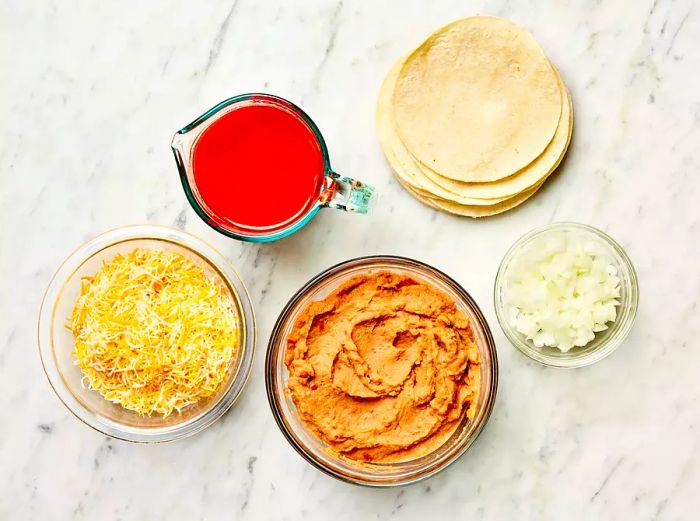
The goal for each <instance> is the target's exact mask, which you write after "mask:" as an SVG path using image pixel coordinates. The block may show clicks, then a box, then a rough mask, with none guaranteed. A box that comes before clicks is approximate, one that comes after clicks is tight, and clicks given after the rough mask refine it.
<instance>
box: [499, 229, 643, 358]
mask: <svg viewBox="0 0 700 521" xmlns="http://www.w3.org/2000/svg"><path fill="white" fill-rule="evenodd" d="M554 230H561V231H576V232H583V233H588V234H591V235H594V236H595V237H597V238H598V239H600V240H602V241H603V242H605V243H606V244H607V245H608V246H610V248H611V249H612V250H613V252H614V253H615V254H616V255H617V256H618V260H619V261H620V264H621V265H622V266H623V267H624V269H625V270H626V274H627V277H628V278H629V294H630V298H629V303H628V307H627V309H626V310H625V311H626V316H625V317H624V319H623V320H624V321H623V322H622V323H621V325H620V327H619V329H618V330H617V331H616V333H615V335H614V336H613V337H611V338H610V339H609V340H608V341H607V342H605V343H603V344H602V345H601V346H599V347H598V348H597V349H595V350H594V351H590V352H587V353H582V354H580V355H579V356H576V352H575V351H573V350H572V351H573V352H571V351H570V352H569V353H570V356H569V357H567V358H564V357H553V356H550V355H547V354H546V353H542V352H541V351H540V350H539V349H537V348H535V347H533V346H531V345H530V343H529V342H528V341H526V340H523V339H522V338H520V336H519V335H518V334H517V333H516V332H515V331H514V329H513V327H512V326H511V325H510V323H509V322H508V319H507V317H506V316H505V310H504V309H503V306H502V302H501V300H502V299H501V295H502V293H503V289H504V285H505V275H506V270H507V268H508V266H509V265H510V263H511V262H512V261H513V259H515V258H516V257H517V254H518V253H519V252H520V250H521V249H522V248H523V247H524V246H525V245H526V244H527V243H528V242H530V241H531V240H533V239H534V238H535V237H537V236H540V235H542V234H545V233H548V232H551V231H554ZM493 304H494V308H495V311H496V318H497V319H498V324H499V325H500V327H501V330H502V331H503V333H504V334H505V336H506V338H507V339H508V341H509V342H510V343H511V345H513V346H514V347H515V348H516V349H518V351H520V352H521V353H522V354H524V355H525V356H527V357H528V358H530V359H532V360H535V361H536V362H539V363H540V364H542V365H545V366H548V367H556V368H562V369H577V368H580V367H586V366H589V365H592V364H594V363H596V362H599V361H600V360H602V359H604V358H606V357H607V356H609V355H610V354H612V353H613V352H614V351H615V350H616V349H617V348H618V347H620V345H621V344H622V343H623V342H624V340H625V338H627V335H628V334H629V332H630V331H631V329H632V326H633V325H634V322H635V319H636V317H637V308H638V306H639V279H638V277H637V272H636V270H635V268H634V264H633V263H632V260H631V259H630V257H629V255H627V252H626V251H625V250H624V248H623V247H622V246H621V245H620V244H619V243H618V242H617V241H616V240H615V239H613V238H612V237H611V236H610V235H608V234H607V233H606V232H604V231H603V230H601V229H599V228H596V227H594V226H591V225H589V224H583V223H578V222H573V221H560V222H555V223H549V224H546V225H544V226H538V227H536V228H534V229H532V230H530V231H529V232H527V233H525V234H523V235H521V236H520V237H519V238H518V239H517V240H516V241H515V242H514V243H513V244H512V245H511V246H510V247H509V248H508V250H507V251H506V253H505V254H504V255H503V258H502V259H501V262H500V264H499V266H498V271H497V272H496V278H495V280H494V284H493ZM620 304H621V305H624V303H622V302H621V303H620ZM620 315H621V314H620V313H619V314H618V317H619V316H620Z"/></svg>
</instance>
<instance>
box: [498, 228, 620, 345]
mask: <svg viewBox="0 0 700 521" xmlns="http://www.w3.org/2000/svg"><path fill="white" fill-rule="evenodd" d="M505 288H506V291H505V294H504V300H505V304H506V307H505V309H506V312H507V316H508V320H509V321H510V323H511V325H512V326H513V327H514V328H515V329H516V330H517V331H518V332H520V333H521V334H523V335H525V337H526V338H527V339H529V340H531V341H532V342H533V343H534V344H535V346H536V347H543V346H550V347H556V348H558V349H560V350H561V351H563V352H566V351H569V350H570V349H571V348H573V347H575V346H576V347H582V346H585V345H586V344H588V343H589V342H590V341H591V340H593V339H594V337H595V334H596V333H597V332H599V331H603V330H605V329H607V328H608V325H607V324H609V323H610V322H614V321H615V319H616V317H617V306H619V304H620V303H619V298H620V278H619V277H618V274H617V269H616V268H615V266H614V265H613V264H612V263H611V262H610V261H609V259H608V258H607V257H606V255H605V252H604V251H603V250H602V248H601V247H600V246H598V245H597V244H596V243H595V242H593V241H590V240H585V239H582V238H581V237H578V236H576V235H575V234H573V233H567V232H560V233H549V234H546V235H545V236H543V237H541V238H537V239H534V240H533V241H531V242H530V243H529V244H527V246H526V247H525V250H524V251H523V252H521V254H520V255H519V256H518V257H517V258H516V259H514V261H513V264H512V266H511V267H510V269H509V271H508V275H507V279H506V285H505Z"/></svg>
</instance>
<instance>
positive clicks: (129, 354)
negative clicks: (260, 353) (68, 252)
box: [67, 248, 239, 417]
mask: <svg viewBox="0 0 700 521" xmlns="http://www.w3.org/2000/svg"><path fill="white" fill-rule="evenodd" d="M67 327H68V328H69V329H70V330H71V331H72V332H73V338H74V343H75V350H74V353H73V354H74V355H75V357H76V362H75V363H76V365H78V366H79V367H80V369H81V371H82V373H83V385H86V384H87V386H89V388H90V389H93V390H95V391H97V392H98V393H100V394H101V395H102V396H103V397H104V398H105V399H107V400H109V401H111V402H114V403H117V404H119V405H121V406H122V407H124V408H126V409H129V410H132V411H135V412H137V413H138V414H139V415H142V416H144V415H148V416H150V415H151V414H153V413H157V414H162V415H163V416H164V417H165V416H168V415H170V414H171V413H172V412H173V411H178V412H179V411H181V410H182V409H183V408H184V407H186V406H188V405H191V404H194V403H196V402H197V401H199V400H200V399H202V398H206V397H208V396H212V395H213V394H215V393H216V392H217V391H218V390H219V388H220V387H221V385H222V383H223V381H224V380H225V378H226V376H227V373H228V370H229V367H230V365H231V362H232V360H233V359H234V357H235V356H236V355H237V351H238V347H239V346H238V343H239V341H238V338H239V336H238V322H237V319H236V313H235V311H234V305H233V301H232V299H231V296H230V295H229V294H228V293H227V292H226V290H225V289H224V288H222V287H221V286H220V285H219V284H217V283H216V282H215V281H213V280H212V279H211V278H209V277H208V276H207V275H206V274H205V273H204V271H203V270H202V269H201V268H200V267H198V266H197V265H195V264H194V263H193V262H192V261H191V260H189V259H187V258H186V257H184V256H183V255H181V254H178V253H174V252H169V251H156V250H147V249H142V248H137V249H135V250H134V251H132V252H131V253H129V254H127V255H126V256H124V255H117V256H116V257H114V259H112V260H111V261H109V262H105V263H103V265H102V267H101V268H100V270H99V271H98V272H97V273H96V274H95V275H94V276H92V277H84V279H83V281H82V285H81V292H80V296H79V297H78V299H77V301H76V303H75V307H74V309H73V313H72V315H71V317H70V321H69V324H68V326H67Z"/></svg>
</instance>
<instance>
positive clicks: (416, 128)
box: [393, 16, 562, 182]
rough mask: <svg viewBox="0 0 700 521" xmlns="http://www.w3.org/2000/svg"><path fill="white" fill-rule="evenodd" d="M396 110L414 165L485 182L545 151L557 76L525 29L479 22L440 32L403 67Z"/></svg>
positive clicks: (555, 109) (554, 115)
mask: <svg viewBox="0 0 700 521" xmlns="http://www.w3.org/2000/svg"><path fill="white" fill-rule="evenodd" d="M393 109H394V116H395V119H396V126H397V129H398V133H399V136H400V137H401V140H402V141H403V143H404V145H405V147H406V148H407V149H408V151H409V152H410V153H411V154H412V155H413V156H414V158H416V159H417V160H418V161H419V162H421V163H423V164H424V165H425V166H428V167H430V168H431V169H433V170H434V171H436V172H440V175H442V176H444V177H448V178H450V179H454V180H457V181H464V182H488V181H496V180H499V179H503V178H505V177H508V176H510V175H512V174H513V173H515V172H518V171H520V170H521V169H523V168H524V167H526V166H527V165H528V164H530V163H531V162H532V161H534V160H535V159H536V158H537V157H538V156H539V155H540V154H541V153H542V152H543V151H544V149H545V148H546V147H547V145H548V144H549V143H550V141H552V138H553V137H554V132H555V130H556V128H557V125H558V123H559V117H560V113H561V110H562V100H561V93H560V89H559V82H558V80H557V76H556V74H555V72H554V69H553V68H552V66H551V64H550V63H549V60H548V59H547V57H546V56H545V55H544V52H543V51H542V49H541V48H540V47H539V45H538V44H537V42H536V41H535V39H534V38H533V37H532V35H530V33H529V32H528V31H527V30H526V29H524V28H523V27H520V26H519V25H516V24H514V23H512V22H510V21H508V20H504V19H501V18H495V17H487V16H477V17H471V18H465V19H463V20H459V21H456V22H453V23H451V24H449V25H447V26H445V27H443V28H442V29H439V30H438V31H436V32H435V33H433V34H432V35H431V36H430V37H429V38H428V39H427V40H426V41H425V42H424V43H423V44H422V45H421V46H420V47H419V48H418V49H416V50H415V51H414V52H413V53H412V54H411V55H410V56H409V57H408V58H407V59H406V61H405V63H404V64H403V66H402V67H401V70H400V71H399V77H398V80H397V83H396V88H395V90H394V95H393ZM456 129H458V131H455V130H456Z"/></svg>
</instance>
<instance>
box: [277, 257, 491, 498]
mask: <svg viewBox="0 0 700 521" xmlns="http://www.w3.org/2000/svg"><path fill="white" fill-rule="evenodd" d="M378 271H390V272H395V273H400V274H404V275H410V276H412V277H413V278H415V279H418V280H420V281H422V282H425V283H427V284H430V285H431V286H434V287H435V288H437V289H439V290H440V291H442V292H444V293H446V294H447V295H449V296H450V297H452V299H453V300H454V301H455V302H456V304H457V306H458V308H459V309H461V310H462V311H464V312H465V313H466V314H467V316H468V317H469V320H470V322H471V325H472V329H473V333H474V341H475V343H476V344H477V346H478V348H479V354H480V357H481V364H480V371H481V375H480V376H481V389H480V392H479V399H478V403H476V404H475V408H476V410H475V414H474V419H473V420H469V419H467V417H466V415H464V417H463V419H462V421H461V423H460V424H459V426H458V427H457V429H456V430H455V432H454V433H453V434H452V435H451V436H450V438H449V439H448V440H447V441H445V443H444V444H443V445H441V446H440V447H439V448H437V449H436V450H434V451H433V452H431V453H429V454H427V455H425V456H421V457H419V458H416V459H412V460H408V461H401V462H391V463H375V462H361V461H358V460H353V459H351V458H348V457H345V456H342V455H340V454H337V453H335V452H334V451H332V450H330V449H329V447H328V446H327V445H326V444H325V443H324V442H323V441H322V440H320V439H319V438H318V437H316V436H315V435H314V434H313V433H312V432H311V431H309V430H308V429H307V428H306V427H305V426H304V425H303V423H302V422H301V420H300V418H299V416H298V413H297V410H296V407H295V405H294V402H293V400H292V398H291V397H290V396H289V394H288V392H286V389H287V381H288V371H287V367H286V366H285V363H284V359H285V350H286V339H287V337H288V335H289V333H290V331H291V329H292V328H293V326H294V323H295V322H296V320H297V317H298V316H299V314H300V312H301V311H302V310H304V309H305V308H306V306H307V305H308V304H309V303H310V302H312V301H318V300H322V299H323V298H325V297H326V296H328V295H329V294H330V293H331V292H332V291H334V290H335V289H336V288H338V287H339V286H340V285H341V284H343V283H344V282H346V281H347V280H348V279H350V278H352V277H354V276H357V275H366V274H368V273H373V272H378ZM497 383H498V362H497V359H496V347H495V344H494V342H493V337H492V336H491V331H490V329H489V326H488V324H487V323H486V319H485V318H484V316H483V314H482V313H481V311H480V310H479V307H478V306H477V305H476V303H475V302H474V300H473V299H472V298H471V297H470V296H469V294H468V293H467V292H466V291H464V289H463V288H462V287H461V286H460V285H459V284H457V283H456V282H455V281H454V280H452V279H451V278H450V277H448V276H447V275H445V274H444V273H442V272H440V271H438V270H436V269H435V268H432V267H430V266H428V265H427V264H423V263H421V262H418V261H415V260H412V259H407V258H403V257H393V256H372V257H360V258H357V259H353V260H349V261H346V262H343V263H341V264H338V265H336V266H334V267H332V268H329V269H327V270H326V271H324V272H322V273H321V274H319V275H317V276H316V277H314V278H313V279H311V280H310V281H309V282H307V283H306V284H305V285H304V286H303V287H302V288H301V289H300V290H299V291H298V292H297V293H296V294H295V295H294V296H293V297H292V299H291V300H290V301H289V302H288V303H287V305H286V306H285V308H284V309H283V310H282V313H281V314H280V316H279V318H278V319H277V322H276V324H275V326H274V328H273V330H272V335H271V337H270V342H269V345H268V349H267V357H266V359H265V384H266V387H267V396H268V400H269V402H270V407H271V408H272V413H273V415H274V417H275V420H276V421H277V425H278V426H279V428H280V429H281V430H282V433H283V434H284V436H285V437H286V438H287V440H288V441H289V443H290V444H291V445H292V446H293V447H294V449H296V451H297V452H299V454H301V455H302V456H303V457H304V458H305V459H306V460H307V461H308V462H309V463H311V464H312V465H313V466H314V467H316V468H318V469H319V470H321V471H323V472H325V473H326V474H329V475H331V476H333V477H335V478H338V479H340V480H343V481H346V482H349V483H353V484H358V485H368V486H374V487H389V486H396V485H404V484H407V483H412V482H415V481H418V480H421V479H424V478H427V477H429V476H432V475H433V474H435V473H437V472H439V471H440V470H442V469H444V468H445V467H447V466H448V465H449V464H450V463H452V462H454V461H455V460H456V459H457V458H458V457H459V456H460V455H462V454H463V453H464V452H465V451H466V450H467V449H468V448H469V447H470V446H471V444H472V443H473V442H474V440H476V438H477V436H478V435H479V433H480V432H481V430H482V429H483V427H484V425H485V424H486V421H487V420H488V418H489V415H490V413H491V409H492V408H493V404H494V401H495V399H496V387H497Z"/></svg>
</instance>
